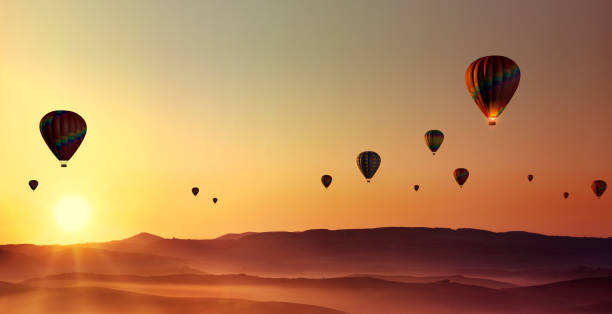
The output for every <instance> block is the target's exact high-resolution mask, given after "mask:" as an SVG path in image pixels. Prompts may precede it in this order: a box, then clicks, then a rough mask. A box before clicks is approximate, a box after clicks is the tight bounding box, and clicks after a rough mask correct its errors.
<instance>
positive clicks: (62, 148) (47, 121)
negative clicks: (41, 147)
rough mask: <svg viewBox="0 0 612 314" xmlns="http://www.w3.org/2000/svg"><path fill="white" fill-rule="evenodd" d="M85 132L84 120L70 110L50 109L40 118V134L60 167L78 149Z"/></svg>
mask: <svg viewBox="0 0 612 314" xmlns="http://www.w3.org/2000/svg"><path fill="white" fill-rule="evenodd" d="M85 133H87V124H86V123H85V120H83V118H82V117H81V116H79V115H78V114H77V113H75V112H72V111H66V110H57V111H52V112H49V113H47V114H46V115H45V116H44V117H43V118H42V119H41V120H40V134H41V135H42V137H43V139H44V140H45V143H47V146H49V149H50V150H51V152H52V153H53V155H55V157H56V158H57V159H58V160H59V161H60V163H61V165H62V167H66V165H67V162H68V160H70V158H71V157H72V155H74V153H76V151H77V149H79V146H81V143H82V142H83V139H84V138H85Z"/></svg>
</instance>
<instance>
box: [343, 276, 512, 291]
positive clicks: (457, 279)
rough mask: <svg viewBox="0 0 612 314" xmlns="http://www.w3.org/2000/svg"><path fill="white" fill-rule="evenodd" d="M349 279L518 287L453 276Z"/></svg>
mask: <svg viewBox="0 0 612 314" xmlns="http://www.w3.org/2000/svg"><path fill="white" fill-rule="evenodd" d="M348 277H370V278H378V279H382V280H387V281H397V282H406V283H432V282H439V281H445V280H448V281H449V282H456V283H460V284H464V285H473V286H481V287H486V288H491V289H504V288H514V287H516V285H514V284H511V283H507V282H502V281H497V280H491V279H483V278H475V277H466V276H462V275H452V276H399V275H396V276H392V275H376V274H354V275H350V276H348Z"/></svg>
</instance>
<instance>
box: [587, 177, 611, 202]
mask: <svg viewBox="0 0 612 314" xmlns="http://www.w3.org/2000/svg"><path fill="white" fill-rule="evenodd" d="M607 187H608V184H606V181H603V180H595V181H593V183H591V190H593V193H595V196H597V198H600V197H601V195H602V194H603V193H604V192H605V191H606V188H607Z"/></svg>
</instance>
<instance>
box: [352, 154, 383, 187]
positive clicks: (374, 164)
mask: <svg viewBox="0 0 612 314" xmlns="http://www.w3.org/2000/svg"><path fill="white" fill-rule="evenodd" d="M379 166H380V156H379V155H378V154H377V153H375V152H372V151H366V152H362V153H361V154H359V155H358V156H357V167H359V170H361V173H362V174H363V176H364V177H365V178H366V180H367V181H368V182H370V179H372V177H373V176H374V174H375V173H376V171H377V170H378V167H379Z"/></svg>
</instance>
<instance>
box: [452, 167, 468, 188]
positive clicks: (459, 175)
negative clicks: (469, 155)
mask: <svg viewBox="0 0 612 314" xmlns="http://www.w3.org/2000/svg"><path fill="white" fill-rule="evenodd" d="M453 176H454V177H455V181H457V183H458V184H459V187H463V184H465V181H467V179H468V177H469V176H470V172H469V171H468V170H467V169H465V168H457V169H455V171H454V172H453Z"/></svg>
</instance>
